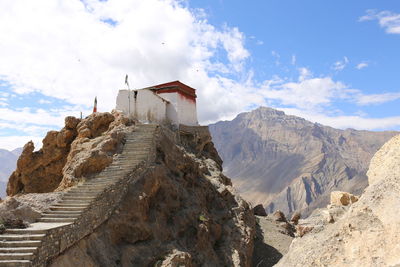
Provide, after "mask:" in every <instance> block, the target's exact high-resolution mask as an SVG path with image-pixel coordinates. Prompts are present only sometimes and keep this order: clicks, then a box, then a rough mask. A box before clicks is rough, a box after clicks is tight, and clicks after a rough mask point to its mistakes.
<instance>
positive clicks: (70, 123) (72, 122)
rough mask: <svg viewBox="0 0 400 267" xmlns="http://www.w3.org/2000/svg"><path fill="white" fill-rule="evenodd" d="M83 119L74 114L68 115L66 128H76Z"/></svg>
mask: <svg viewBox="0 0 400 267" xmlns="http://www.w3.org/2000/svg"><path fill="white" fill-rule="evenodd" d="M80 121H81V120H80V119H78V118H75V117H73V116H68V117H66V118H65V128H66V129H70V130H75V129H76V126H77V125H78V123H79V122H80Z"/></svg>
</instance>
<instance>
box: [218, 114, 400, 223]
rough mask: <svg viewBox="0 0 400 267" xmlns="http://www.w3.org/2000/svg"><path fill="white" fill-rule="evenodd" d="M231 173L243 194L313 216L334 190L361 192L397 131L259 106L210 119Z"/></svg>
mask: <svg viewBox="0 0 400 267" xmlns="http://www.w3.org/2000/svg"><path fill="white" fill-rule="evenodd" d="M210 131H211V133H212V136H213V140H214V142H215V144H216V147H217V150H218V152H219V153H220V155H221V157H222V159H223V161H224V169H225V173H226V174H227V175H228V176H229V177H231V178H232V180H233V182H234V184H235V186H236V187H237V188H238V190H239V192H240V193H241V194H242V196H243V197H244V198H245V199H247V200H248V201H250V202H251V203H253V204H254V205H256V204H259V203H261V204H263V205H264V207H266V209H267V212H268V213H272V212H274V211H275V210H278V209H279V210H281V211H283V212H284V213H285V214H287V215H290V214H292V213H293V212H295V211H296V210H297V211H301V213H302V214H303V216H307V215H309V214H310V213H311V211H312V210H313V209H315V208H319V207H320V208H321V207H325V206H326V205H327V204H328V203H329V199H330V192H331V191H346V192H350V193H351V194H354V195H359V194H361V192H362V191H363V189H364V188H365V187H366V186H367V184H368V183H367V176H366V171H367V168H368V164H369V161H370V159H371V157H372V155H373V154H374V153H375V152H376V151H377V150H378V149H379V148H380V147H381V146H382V145H383V144H384V143H385V142H386V141H387V140H389V139H390V138H391V137H393V136H394V135H395V134H396V132H369V131H356V130H353V129H347V130H338V129H334V128H331V127H326V126H323V125H320V124H318V123H311V122H309V121H306V120H304V119H302V118H299V117H296V116H288V115H286V114H285V113H284V112H282V111H278V110H274V109H270V108H264V107H261V108H258V109H256V110H254V111H252V112H248V113H242V114H239V115H238V116H237V117H236V118H235V119H234V120H232V121H224V122H218V123H216V124H213V125H210Z"/></svg>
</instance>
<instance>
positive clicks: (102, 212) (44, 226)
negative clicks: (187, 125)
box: [0, 124, 158, 267]
mask: <svg viewBox="0 0 400 267" xmlns="http://www.w3.org/2000/svg"><path fill="white" fill-rule="evenodd" d="M157 127H158V126H157V125H151V124H148V125H138V126H137V127H136V128H134V129H133V131H132V132H130V133H129V134H128V135H127V137H126V143H125V145H124V150H123V152H122V154H120V155H118V156H117V157H116V158H115V159H114V161H113V163H112V164H111V165H110V166H109V167H107V168H106V169H105V170H104V171H102V172H101V173H99V174H98V175H96V176H95V177H94V178H92V179H88V180H86V181H85V182H83V183H81V184H79V185H77V186H75V187H73V188H71V189H70V190H69V191H68V192H67V193H66V194H65V195H64V196H63V199H62V200H61V201H60V202H59V203H57V204H56V205H54V206H52V207H50V209H49V210H48V211H46V212H44V213H43V214H42V217H41V218H40V219H39V221H38V222H37V223H33V224H31V226H30V227H28V228H26V229H7V230H6V231H5V233H4V234H2V235H0V267H3V266H4V267H9V266H22V267H24V266H46V265H47V264H48V263H49V262H50V261H51V259H52V258H54V257H55V256H57V255H59V254H60V253H62V252H63V251H65V250H66V249H67V248H69V247H71V246H72V245H73V244H74V243H76V242H77V241H79V240H80V239H82V238H83V237H85V236H87V235H88V234H90V233H92V232H93V230H94V229H95V228H96V227H98V226H99V225H100V224H102V223H103V222H104V221H106V220H107V219H108V218H109V216H110V215H111V214H112V213H113V212H114V209H115V208H116V207H117V206H118V205H119V202H120V201H121V199H122V197H123V196H124V195H125V193H126V190H127V188H128V187H127V186H126V185H127V184H130V183H135V181H136V180H138V178H139V177H141V176H142V175H145V174H146V172H147V170H148V167H149V162H152V161H153V160H154V159H155V145H154V135H155V132H156V129H157Z"/></svg>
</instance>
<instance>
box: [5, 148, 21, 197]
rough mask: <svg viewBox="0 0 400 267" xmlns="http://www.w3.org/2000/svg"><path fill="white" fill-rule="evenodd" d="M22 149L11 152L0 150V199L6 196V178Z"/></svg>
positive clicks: (14, 165) (14, 166)
mask: <svg viewBox="0 0 400 267" xmlns="http://www.w3.org/2000/svg"><path fill="white" fill-rule="evenodd" d="M21 152H22V148H17V149H14V150H12V151H8V150H6V149H0V198H3V197H5V196H6V188H7V182H8V178H9V177H10V175H11V173H12V172H13V171H14V170H15V168H16V166H17V160H18V157H19V155H20V154H21Z"/></svg>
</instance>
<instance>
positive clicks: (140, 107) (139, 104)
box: [116, 89, 167, 123]
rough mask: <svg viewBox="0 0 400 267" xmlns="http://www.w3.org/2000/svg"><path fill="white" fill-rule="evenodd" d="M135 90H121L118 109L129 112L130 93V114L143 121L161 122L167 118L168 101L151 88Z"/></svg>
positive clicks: (118, 97)
mask: <svg viewBox="0 0 400 267" xmlns="http://www.w3.org/2000/svg"><path fill="white" fill-rule="evenodd" d="M136 92H137V94H136V96H135V91H129V90H120V91H119V92H118V96H117V106H116V109H117V110H121V111H123V112H124V113H125V114H128V113H129V104H128V103H129V98H128V95H129V93H130V116H131V117H134V118H136V119H137V120H139V121H141V122H160V123H163V122H165V121H166V119H167V102H166V101H165V100H163V99H162V98H161V97H159V96H157V95H156V94H154V93H153V92H152V91H150V90H146V89H143V90H137V91H136Z"/></svg>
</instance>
